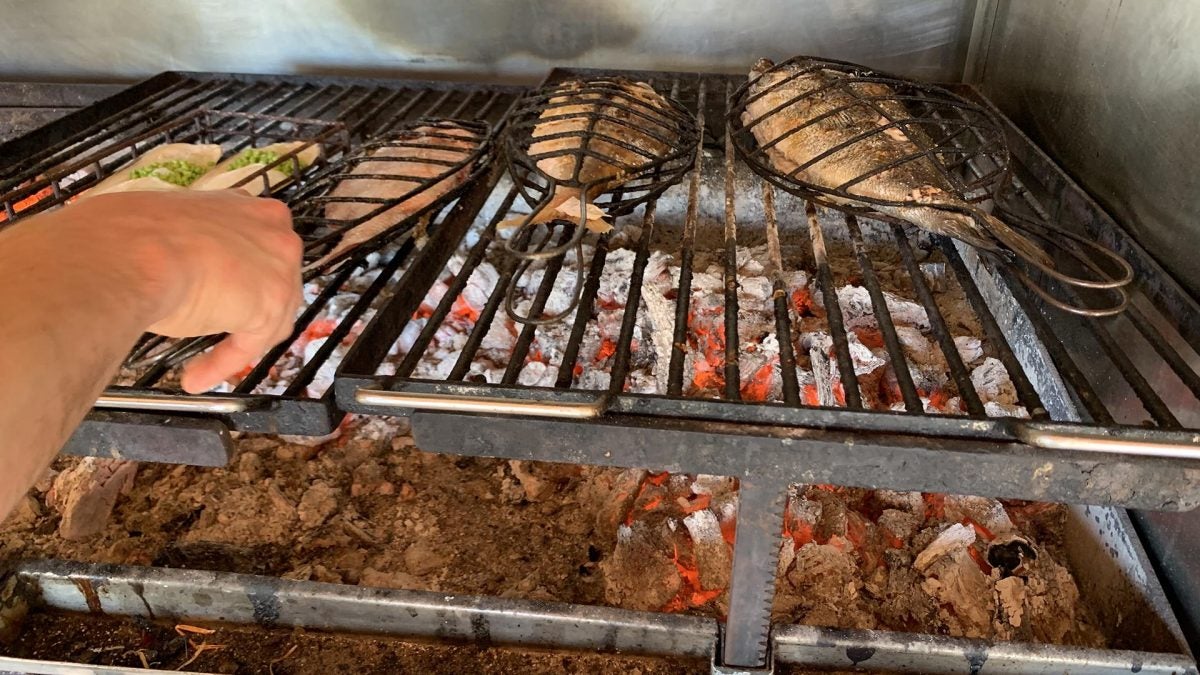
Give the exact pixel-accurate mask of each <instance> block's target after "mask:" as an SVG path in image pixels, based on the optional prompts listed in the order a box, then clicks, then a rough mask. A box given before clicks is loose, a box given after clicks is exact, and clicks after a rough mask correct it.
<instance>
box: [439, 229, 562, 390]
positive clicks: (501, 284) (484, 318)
mask: <svg viewBox="0 0 1200 675" xmlns="http://www.w3.org/2000/svg"><path fill="white" fill-rule="evenodd" d="M517 236H518V237H520V238H521V240H524V239H525V238H526V237H525V236H524V234H520V235H517ZM547 242H549V237H547V238H546V239H544V240H543V241H542V243H543V245H544V244H545V243H547ZM517 267H518V265H517V261H515V260H512V259H509V260H507V261H505V264H504V266H503V267H502V268H501V269H500V270H499V272H500V274H499V277H498V279H497V280H496V288H494V289H493V290H492V293H491V295H489V296H488V301H487V304H486V305H484V306H483V311H482V312H480V313H479V320H478V321H476V322H475V325H474V326H473V327H472V328H471V334H470V335H468V336H467V342H466V344H464V345H463V348H462V350H460V352H459V355H458V360H457V361H455V362H454V368H453V369H452V370H451V371H450V375H449V376H448V377H447V379H448V380H451V381H454V380H461V379H463V377H464V376H466V374H467V371H468V370H470V368H471V361H473V360H474V359H475V352H477V351H478V350H479V344H480V343H481V342H482V341H483V337H484V336H485V335H487V332H488V330H489V329H490V328H491V325H492V322H493V321H495V319H496V312H497V311H498V310H499V309H500V305H501V304H502V303H503V302H504V299H505V296H506V295H507V289H508V286H509V284H512V283H515V277H516V274H517Z"/></svg>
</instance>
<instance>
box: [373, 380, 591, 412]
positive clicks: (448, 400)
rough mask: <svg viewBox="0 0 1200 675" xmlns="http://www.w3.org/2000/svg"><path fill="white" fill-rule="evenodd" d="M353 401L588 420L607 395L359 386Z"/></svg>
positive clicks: (427, 408) (419, 407) (441, 409)
mask: <svg viewBox="0 0 1200 675" xmlns="http://www.w3.org/2000/svg"><path fill="white" fill-rule="evenodd" d="M354 402H355V403H357V404H359V405H364V406H373V407H377V408H406V409H413V410H438V411H442V412H458V413H482V414H487V415H523V416H531V417H557V418H563V419H592V418H596V417H599V416H601V415H603V414H604V411H605V410H607V409H608V404H609V397H608V394H600V395H598V396H597V398H596V399H595V400H594V401H588V402H565V401H561V400H533V399H529V400H521V399H511V398H496V397H487V396H482V397H481V396H457V395H454V394H425V393H418V392H412V391H385V390H382V389H371V388H367V387H359V388H358V389H357V390H355V392H354Z"/></svg>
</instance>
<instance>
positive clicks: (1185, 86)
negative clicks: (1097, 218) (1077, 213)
mask: <svg viewBox="0 0 1200 675" xmlns="http://www.w3.org/2000/svg"><path fill="white" fill-rule="evenodd" d="M993 11H994V23H992V29H991V31H990V38H989V39H987V40H986V41H985V43H984V44H981V45H979V48H978V49H977V50H975V51H976V53H978V54H979V55H980V61H979V62H978V63H974V64H971V67H970V69H969V72H971V73H972V74H973V75H974V78H975V79H978V80H980V81H981V82H982V85H983V90H984V92H985V93H986V94H987V95H988V96H989V97H990V98H992V100H994V101H995V102H996V103H997V104H999V106H1000V107H1001V109H1003V110H1004V112H1006V113H1007V114H1008V115H1009V116H1011V117H1012V118H1013V119H1014V120H1015V121H1016V122H1017V124H1018V125H1020V126H1021V127H1022V128H1023V129H1025V130H1026V131H1027V132H1029V133H1030V134H1031V135H1032V136H1033V137H1034V140H1035V141H1037V142H1038V143H1039V144H1041V145H1042V147H1043V148H1045V149H1046V150H1047V151H1048V152H1049V153H1050V154H1051V155H1052V156H1053V157H1054V158H1055V159H1057V160H1058V161H1059V162H1060V163H1061V164H1062V165H1064V166H1065V167H1066V168H1067V169H1068V170H1069V171H1070V172H1071V173H1073V174H1074V175H1075V176H1076V177H1077V178H1078V179H1079V180H1080V181H1081V182H1082V183H1083V185H1084V186H1085V187H1086V188H1087V189H1088V191H1090V192H1091V193H1092V194H1093V195H1094V196H1096V197H1097V198H1098V199H1099V200H1100V201H1101V202H1102V203H1103V204H1104V206H1105V207H1106V208H1107V209H1108V210H1109V212H1110V213H1112V214H1113V215H1114V216H1116V217H1117V219H1118V220H1120V221H1121V222H1122V223H1124V224H1125V225H1126V227H1128V228H1130V229H1131V230H1132V232H1133V234H1134V236H1135V237H1136V238H1137V239H1138V240H1139V241H1140V242H1141V243H1142V244H1143V245H1144V246H1146V248H1147V249H1149V250H1150V252H1151V253H1152V254H1154V255H1155V256H1156V257H1157V258H1158V259H1159V261H1160V262H1162V263H1164V264H1165V265H1166V266H1167V267H1168V269H1170V270H1171V271H1172V272H1174V273H1175V275H1176V277H1178V278H1179V279H1180V280H1181V281H1183V282H1184V283H1185V284H1186V285H1188V286H1189V287H1190V288H1191V290H1192V292H1193V293H1194V294H1200V112H1198V111H1200V2H1197V1H1196V0H1152V1H1148V0H998V1H997V2H995V3H994V6H992V7H986V8H984V9H983V10H981V16H982V15H984V14H993Z"/></svg>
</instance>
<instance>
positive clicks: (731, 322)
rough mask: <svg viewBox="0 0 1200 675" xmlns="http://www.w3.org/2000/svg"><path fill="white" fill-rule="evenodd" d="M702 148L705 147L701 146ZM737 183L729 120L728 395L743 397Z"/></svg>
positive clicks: (727, 176)
mask: <svg viewBox="0 0 1200 675" xmlns="http://www.w3.org/2000/svg"><path fill="white" fill-rule="evenodd" d="M725 86H726V90H725V101H726V104H728V101H729V93H730V91H729V88H730V87H731V86H732V83H726V85H725ZM701 152H703V150H701ZM736 192H737V183H736V181H735V180H734V154H733V134H731V133H730V131H729V124H728V123H726V125H725V265H724V275H723V281H724V286H725V305H724V307H722V308H721V311H722V313H724V315H725V372H724V377H725V398H727V399H729V400H731V401H740V400H741V399H742V394H741V382H742V378H741V368H740V365H741V364H740V363H739V360H740V359H739V347H738V342H739V340H738V263H737V215H736V208H735V207H736V205H735V202H734V200H735V199H736Z"/></svg>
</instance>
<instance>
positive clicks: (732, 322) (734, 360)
mask: <svg viewBox="0 0 1200 675" xmlns="http://www.w3.org/2000/svg"><path fill="white" fill-rule="evenodd" d="M725 98H726V100H727V101H728V99H729V91H728V90H727V91H726V94H725ZM725 138H726V141H725V274H724V282H725V306H724V313H725V398H727V399H730V400H732V401H740V400H741V399H742V394H741V388H740V385H741V380H742V378H741V372H740V371H741V364H740V359H739V358H738V357H739V339H738V264H737V219H736V215H735V212H734V199H735V192H736V190H737V184H736V182H735V181H734V154H733V138H732V135H731V134H730V133H729V131H728V125H726V132H725Z"/></svg>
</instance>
